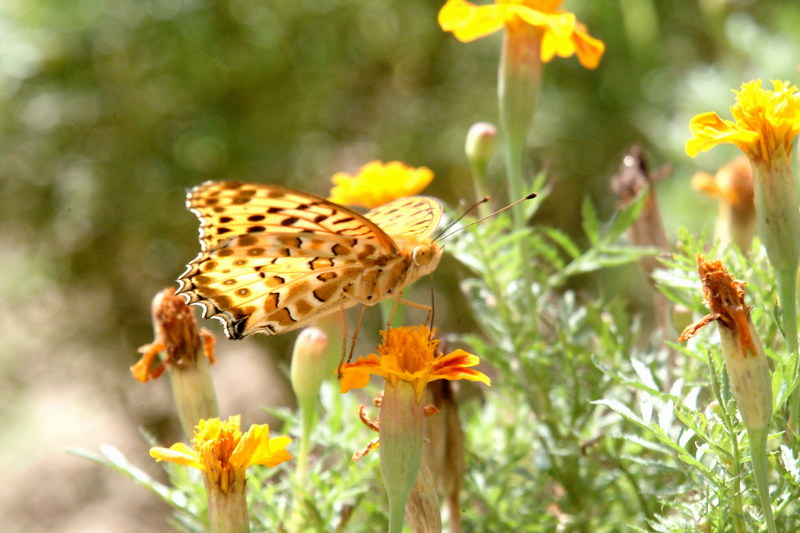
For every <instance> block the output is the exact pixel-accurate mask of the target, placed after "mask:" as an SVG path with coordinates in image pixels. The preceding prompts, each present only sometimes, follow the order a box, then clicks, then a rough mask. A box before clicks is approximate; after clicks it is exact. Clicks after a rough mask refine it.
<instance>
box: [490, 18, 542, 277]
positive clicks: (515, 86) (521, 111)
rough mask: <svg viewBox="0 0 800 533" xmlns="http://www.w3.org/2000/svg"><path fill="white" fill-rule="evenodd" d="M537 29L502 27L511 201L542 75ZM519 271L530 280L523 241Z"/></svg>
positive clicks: (520, 183) (520, 222) (517, 191)
mask: <svg viewBox="0 0 800 533" xmlns="http://www.w3.org/2000/svg"><path fill="white" fill-rule="evenodd" d="M541 45H542V33H541V29H539V28H535V27H533V26H529V25H527V24H520V25H513V26H509V27H507V28H506V32H505V37H504V40H503V53H502V57H501V58H500V71H499V73H498V86H497V93H498V100H499V106H500V125H501V130H502V132H503V144H504V149H505V158H506V179H507V181H508V195H509V199H510V200H511V201H515V200H518V199H520V198H522V197H523V196H524V195H525V194H527V192H530V191H527V192H526V191H524V187H525V176H524V158H525V144H526V142H527V140H528V136H529V134H530V131H531V128H532V126H533V116H534V113H535V112H536V102H537V100H538V96H539V85H540V83H541V78H542V60H541ZM512 217H513V221H514V229H515V230H520V229H522V228H524V227H525V224H526V220H525V218H524V210H521V209H513V210H512ZM519 248H520V259H521V261H522V272H523V275H524V278H525V280H526V281H528V282H529V283H530V281H531V265H530V253H529V251H528V247H527V244H526V243H522V244H521V245H520V247H519Z"/></svg>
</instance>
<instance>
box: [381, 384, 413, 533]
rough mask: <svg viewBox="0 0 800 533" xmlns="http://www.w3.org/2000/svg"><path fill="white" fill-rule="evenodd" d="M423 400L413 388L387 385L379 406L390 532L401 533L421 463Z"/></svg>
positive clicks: (402, 385)
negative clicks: (409, 497) (409, 496)
mask: <svg viewBox="0 0 800 533" xmlns="http://www.w3.org/2000/svg"><path fill="white" fill-rule="evenodd" d="M423 413H424V409H423V405H422V399H421V398H417V396H416V392H415V391H414V387H413V386H412V385H411V384H410V383H407V382H403V381H400V382H398V383H396V384H395V385H391V384H390V383H389V382H387V383H386V388H385V389H384V396H383V403H382V404H381V423H380V432H379V435H380V439H381V447H380V454H381V473H382V474H383V484H384V487H385V488H386V494H387V496H388V498H389V533H401V532H402V530H403V522H404V516H405V509H406V502H407V501H408V494H409V492H410V491H411V488H412V487H413V486H414V482H415V481H416V479H417V473H418V472H419V467H420V462H421V460H422V418H423Z"/></svg>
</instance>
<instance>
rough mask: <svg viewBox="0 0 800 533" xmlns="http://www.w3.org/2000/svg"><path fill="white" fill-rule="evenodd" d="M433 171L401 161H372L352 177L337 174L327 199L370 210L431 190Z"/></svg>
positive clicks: (342, 173)
mask: <svg viewBox="0 0 800 533" xmlns="http://www.w3.org/2000/svg"><path fill="white" fill-rule="evenodd" d="M431 180H433V171H431V169H429V168H427V167H419V168H413V167H410V166H408V165H406V164H404V163H401V162H400V161H391V162H389V163H385V164H384V163H383V162H382V161H372V162H370V163H367V164H366V165H364V166H362V167H361V168H360V169H359V170H358V174H356V175H355V176H351V175H350V174H346V173H344V172H337V173H336V174H334V175H333V177H332V178H331V181H332V182H333V188H332V189H331V195H330V197H329V198H328V199H329V200H330V201H332V202H336V203H337V204H343V205H360V206H362V207H366V208H368V209H372V208H373V207H378V206H380V205H383V204H387V203H389V202H391V201H392V200H397V199H398V198H403V197H405V196H412V195H414V194H417V193H418V192H420V191H421V190H422V189H424V188H425V187H427V186H428V184H429V183H430V182H431Z"/></svg>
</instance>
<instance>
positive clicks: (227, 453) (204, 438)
mask: <svg viewBox="0 0 800 533" xmlns="http://www.w3.org/2000/svg"><path fill="white" fill-rule="evenodd" d="M241 419H242V417H241V416H239V415H236V416H231V417H229V418H228V421H227V422H223V421H222V420H220V419H219V418H210V419H205V420H201V421H200V422H199V423H198V424H197V427H196V428H195V434H194V438H193V439H192V443H193V444H194V449H192V448H189V447H188V446H187V445H186V444H184V443H182V442H178V443H176V444H173V445H172V446H170V447H169V448H161V447H155V448H150V455H151V456H152V457H154V458H155V459H156V460H157V461H168V462H170V463H175V464H179V465H183V466H189V467H192V468H197V469H198V470H201V471H202V472H203V473H204V474H205V476H206V479H207V480H208V481H209V482H211V484H213V485H214V486H216V487H219V489H220V490H221V491H222V492H228V490H229V488H230V487H232V486H233V485H234V484H236V483H244V481H245V471H246V470H247V469H248V468H249V467H251V466H253V465H266V466H268V467H270V468H272V467H274V466H276V465H278V464H280V463H282V462H284V461H288V460H290V459H291V458H292V456H291V455H290V454H289V452H288V451H286V446H288V445H289V443H290V442H291V439H290V438H289V437H274V438H270V437H269V425H267V424H261V425H256V424H253V425H251V426H250V429H249V430H248V431H247V432H245V433H242V432H241V430H240V429H239V427H240V425H241Z"/></svg>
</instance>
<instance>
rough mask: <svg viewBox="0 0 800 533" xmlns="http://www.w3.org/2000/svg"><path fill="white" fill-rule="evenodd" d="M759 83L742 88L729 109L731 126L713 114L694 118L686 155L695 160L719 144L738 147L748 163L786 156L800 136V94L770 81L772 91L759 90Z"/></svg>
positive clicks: (704, 114) (778, 82)
mask: <svg viewBox="0 0 800 533" xmlns="http://www.w3.org/2000/svg"><path fill="white" fill-rule="evenodd" d="M761 83H762V82H761V80H755V81H750V82H747V83H745V84H743V85H742V89H741V91H733V92H734V93H735V94H736V103H735V104H734V105H733V107H731V114H732V115H733V118H734V122H732V121H730V120H723V119H722V118H720V116H719V115H717V114H716V113H714V112H709V113H701V114H699V115H697V116H695V117H694V118H693V119H692V121H691V123H690V124H689V128H690V129H691V131H692V138H691V139H689V140H688V141H687V142H686V153H687V154H689V156H690V157H695V156H696V155H697V154H698V153H700V152H705V151H706V150H709V149H711V148H713V147H714V146H716V145H718V144H723V143H731V144H735V145H736V146H738V147H739V148H740V149H741V150H742V151H743V152H744V153H745V154H746V155H747V156H748V157H749V158H750V159H751V160H755V161H770V160H772V159H773V158H774V157H775V155H783V154H789V153H791V150H792V144H793V143H794V138H795V137H796V136H797V134H798V133H800V94H798V89H797V87H796V86H794V85H789V83H788V82H784V81H773V82H772V87H773V90H771V91H770V90H768V89H762V88H761Z"/></svg>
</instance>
